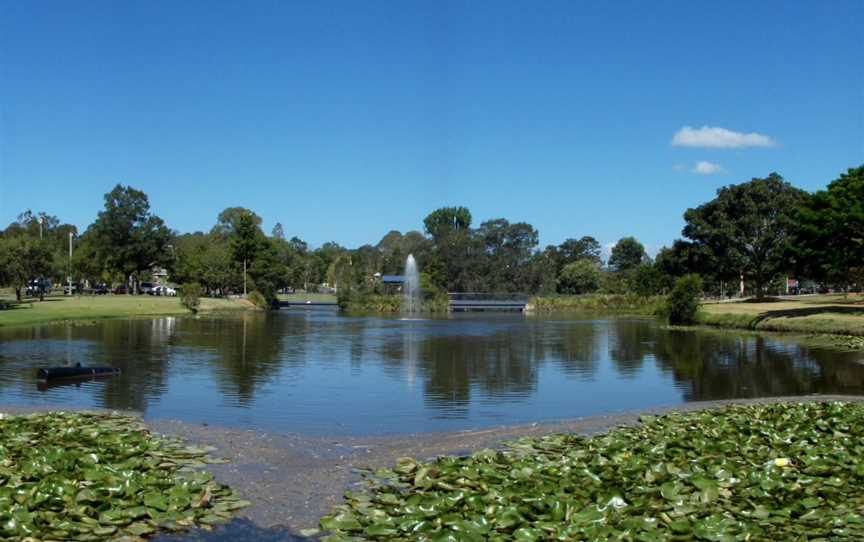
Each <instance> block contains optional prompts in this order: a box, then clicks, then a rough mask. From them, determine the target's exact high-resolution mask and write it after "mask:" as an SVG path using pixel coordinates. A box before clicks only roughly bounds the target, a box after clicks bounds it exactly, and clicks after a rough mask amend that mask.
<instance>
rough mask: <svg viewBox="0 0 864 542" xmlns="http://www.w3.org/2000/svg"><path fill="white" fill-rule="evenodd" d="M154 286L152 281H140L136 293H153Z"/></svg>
mask: <svg viewBox="0 0 864 542" xmlns="http://www.w3.org/2000/svg"><path fill="white" fill-rule="evenodd" d="M154 287H155V286H154V285H153V283H152V282H142V283H141V284H139V285H138V295H143V294H147V295H155V294H154V293H153V288H154Z"/></svg>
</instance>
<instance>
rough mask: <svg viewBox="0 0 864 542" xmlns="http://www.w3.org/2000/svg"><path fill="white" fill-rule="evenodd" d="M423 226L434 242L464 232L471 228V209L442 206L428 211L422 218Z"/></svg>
mask: <svg viewBox="0 0 864 542" xmlns="http://www.w3.org/2000/svg"><path fill="white" fill-rule="evenodd" d="M423 226H424V227H425V228H426V233H428V234H429V235H430V236H431V237H432V240H433V241H434V242H435V243H439V242H440V241H442V240H443V239H445V238H447V237H449V236H452V235H454V234H458V233H461V232H466V231H467V230H468V229H469V228H471V211H469V210H468V209H467V208H465V207H442V208H440V209H436V210H435V211H432V212H431V213H429V215H428V216H427V217H426V218H425V219H423Z"/></svg>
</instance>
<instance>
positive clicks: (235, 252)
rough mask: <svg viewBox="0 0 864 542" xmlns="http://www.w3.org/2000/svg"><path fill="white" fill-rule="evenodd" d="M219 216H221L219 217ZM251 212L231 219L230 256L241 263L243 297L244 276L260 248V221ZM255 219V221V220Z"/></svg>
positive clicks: (242, 213)
mask: <svg viewBox="0 0 864 542" xmlns="http://www.w3.org/2000/svg"><path fill="white" fill-rule="evenodd" d="M220 216H221V215H220ZM257 216H258V215H256V214H255V213H253V212H252V211H248V210H246V211H245V212H241V213H240V214H239V215H237V216H236V217H232V222H231V226H232V231H230V233H229V235H230V239H231V241H230V242H231V255H232V257H233V258H234V260H235V261H237V262H242V263H243V295H244V296H245V295H246V274H247V272H248V267H249V264H250V263H251V262H252V261H253V260H254V259H255V255H256V253H257V252H258V250H259V249H260V248H261V246H262V241H263V239H262V238H263V234H262V233H261V229H260V228H259V224H260V223H261V219H260V218H257ZM256 218H257V220H256Z"/></svg>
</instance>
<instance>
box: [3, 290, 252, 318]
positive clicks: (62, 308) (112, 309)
mask: <svg viewBox="0 0 864 542" xmlns="http://www.w3.org/2000/svg"><path fill="white" fill-rule="evenodd" d="M3 301H4V302H7V303H10V306H9V308H6V309H3V310H0V326H16V325H34V324H44V323H49V322H57V321H65V320H96V319H102V318H129V317H137V316H169V315H184V314H190V311H189V310H188V309H186V308H185V307H183V305H181V304H180V299H179V298H177V297H154V296H149V295H138V296H132V295H118V296H115V295H103V296H71V297H70V296H56V297H46V298H45V301H38V300H27V301H23V302H21V303H15V302H14V301H11V300H9V299H5V300H3ZM253 308H254V307H253V306H252V305H251V304H250V303H248V302H247V301H245V300H241V299H212V298H202V299H201V306H200V307H199V312H205V311H235V310H251V309H253Z"/></svg>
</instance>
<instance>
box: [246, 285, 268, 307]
mask: <svg viewBox="0 0 864 542" xmlns="http://www.w3.org/2000/svg"><path fill="white" fill-rule="evenodd" d="M246 299H248V300H249V301H250V302H251V303H252V304H253V305H255V306H256V307H258V308H259V309H269V308H270V302H269V301H268V300H267V298H266V297H265V296H264V294H262V293H261V292H259V291H258V290H255V291H253V292H252V293H250V294H249V295H248V296H247V298H246Z"/></svg>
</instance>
